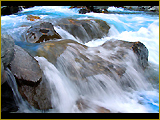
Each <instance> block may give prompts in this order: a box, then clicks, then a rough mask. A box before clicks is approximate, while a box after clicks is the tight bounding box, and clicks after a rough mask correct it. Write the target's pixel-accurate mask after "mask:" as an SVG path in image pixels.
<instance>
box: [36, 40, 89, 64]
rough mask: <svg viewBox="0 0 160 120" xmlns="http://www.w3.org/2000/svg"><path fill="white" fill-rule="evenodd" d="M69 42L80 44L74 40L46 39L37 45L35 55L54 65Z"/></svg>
mask: <svg viewBox="0 0 160 120" xmlns="http://www.w3.org/2000/svg"><path fill="white" fill-rule="evenodd" d="M69 43H73V44H75V45H76V44H78V45H81V44H79V43H77V42H76V41H74V40H61V41H48V42H45V43H40V44H39V45H38V49H37V51H36V52H35V55H36V56H39V57H45V58H47V60H48V61H50V62H51V63H53V64H54V65H55V64H56V62H57V58H58V57H59V56H60V55H61V54H62V53H63V52H64V51H65V50H66V48H67V47H68V46H69ZM82 46H84V45H82ZM84 47H86V46H84Z"/></svg>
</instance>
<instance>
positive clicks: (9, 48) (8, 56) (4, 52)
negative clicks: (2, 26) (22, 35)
mask: <svg viewBox="0 0 160 120" xmlns="http://www.w3.org/2000/svg"><path fill="white" fill-rule="evenodd" d="M13 58H14V40H13V38H12V37H10V36H9V35H1V60H2V63H3V64H4V68H5V67H7V66H8V65H9V63H10V62H11V61H12V60H13Z"/></svg>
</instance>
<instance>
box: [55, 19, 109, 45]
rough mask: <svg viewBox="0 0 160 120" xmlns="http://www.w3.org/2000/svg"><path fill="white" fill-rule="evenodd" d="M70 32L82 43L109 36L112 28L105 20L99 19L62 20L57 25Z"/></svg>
mask: <svg viewBox="0 0 160 120" xmlns="http://www.w3.org/2000/svg"><path fill="white" fill-rule="evenodd" d="M55 25H57V26H60V27H61V28H63V29H64V30H66V31H68V32H69V33H70V34H71V35H73V36H74V37H75V38H78V39H80V41H81V42H82V43H86V42H89V41H90V40H93V39H97V38H102V37H104V36H107V34H108V32H109V29H110V26H109V25H108V24H107V23H106V22H105V21H103V20H98V19H86V20H77V19H61V20H59V21H58V22H57V24H55Z"/></svg>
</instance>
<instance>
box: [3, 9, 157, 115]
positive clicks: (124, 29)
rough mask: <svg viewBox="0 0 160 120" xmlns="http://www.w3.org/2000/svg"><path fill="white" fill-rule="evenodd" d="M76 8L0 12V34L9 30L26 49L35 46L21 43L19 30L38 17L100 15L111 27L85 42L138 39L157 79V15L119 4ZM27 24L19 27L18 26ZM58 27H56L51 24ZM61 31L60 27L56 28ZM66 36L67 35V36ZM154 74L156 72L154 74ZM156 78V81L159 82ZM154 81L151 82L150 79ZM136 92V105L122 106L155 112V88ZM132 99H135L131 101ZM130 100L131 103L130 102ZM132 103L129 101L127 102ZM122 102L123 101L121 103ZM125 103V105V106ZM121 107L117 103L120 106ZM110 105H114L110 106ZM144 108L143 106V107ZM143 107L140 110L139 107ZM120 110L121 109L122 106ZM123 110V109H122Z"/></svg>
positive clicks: (88, 44)
mask: <svg viewBox="0 0 160 120" xmlns="http://www.w3.org/2000/svg"><path fill="white" fill-rule="evenodd" d="M78 10H79V9H77V8H76V9H69V6H36V7H33V8H29V9H24V10H23V11H21V12H19V13H17V14H14V15H9V16H1V31H2V34H6V33H7V34H10V35H11V36H12V37H13V38H14V39H15V41H16V44H18V45H20V46H26V47H28V49H29V50H31V49H37V48H36V47H37V46H34V45H31V44H22V43H21V39H22V36H21V35H22V33H23V32H24V31H25V30H26V29H28V28H29V27H30V26H31V25H33V24H34V23H35V22H38V21H50V20H52V19H57V18H75V19H91V18H96V19H101V20H104V21H106V22H107V23H108V24H109V25H110V27H111V29H110V31H109V35H108V36H104V37H103V38H102V39H96V40H91V41H90V42H88V43H85V45H87V46H89V47H96V46H99V45H101V44H103V43H104V42H105V41H107V40H110V39H119V40H126V41H133V42H135V41H141V42H142V43H143V44H145V46H146V47H147V48H148V50H149V63H150V65H151V66H152V69H153V71H154V72H155V73H156V74H155V77H158V79H159V75H158V73H159V16H158V15H156V14H146V13H144V12H142V11H141V12H138V11H137V12H135V11H126V10H124V9H123V8H114V7H110V8H109V9H108V10H109V11H110V12H114V13H109V14H103V13H87V14H78ZM27 15H37V16H39V17H40V18H41V19H40V20H36V21H28V20H27V19H26V17H27ZM24 25H25V26H27V27H22V26H24ZM55 29H56V30H59V31H60V29H58V28H55ZM60 32H61V31H60ZM68 37H70V36H68ZM157 75H158V76H157ZM158 79H157V80H156V84H159V82H158ZM154 84H155V83H154ZM132 95H133V96H136V101H137V102H138V103H140V105H137V104H136V105H137V106H135V108H134V107H133V106H132V105H131V106H129V105H128V104H124V107H125V108H128V109H130V108H132V109H134V110H128V112H136V110H137V109H138V108H136V107H141V106H143V107H142V111H141V110H140V111H138V112H159V88H154V90H152V91H150V90H148V91H142V92H137V91H136V92H135V93H132ZM134 102H135V101H134ZM134 102H133V104H134ZM131 103H132V102H131ZM122 106H123V105H122ZM128 106H129V107H128ZM120 108H121V107H120ZM113 109H115V108H114V107H113ZM144 109H145V110H144ZM143 110H144V111H143ZM122 111H123V110H122ZM124 111H125V110H124ZM126 111H127V110H126ZM126 111H125V112H126Z"/></svg>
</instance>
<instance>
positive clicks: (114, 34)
mask: <svg viewBox="0 0 160 120" xmlns="http://www.w3.org/2000/svg"><path fill="white" fill-rule="evenodd" d="M68 8H69V6H36V7H33V8H29V9H24V10H23V11H21V12H19V13H18V14H14V15H9V16H2V17H1V32H2V34H10V35H11V36H12V37H13V38H14V40H15V41H16V42H20V41H22V39H23V36H22V34H23V33H24V32H25V31H26V30H27V29H28V28H29V27H30V26H31V25H33V24H34V23H35V22H37V21H48V22H51V21H53V19H55V20H56V19H59V18H67V17H68V18H74V19H79V20H81V19H91V18H96V19H101V20H104V21H106V22H107V23H108V24H109V25H110V27H111V28H110V30H109V34H108V36H104V37H103V38H101V39H94V40H91V41H90V42H88V43H85V45H87V46H88V47H89V48H88V49H87V50H83V49H81V48H77V51H78V52H79V53H82V54H83V55H85V56H86V57H88V58H89V59H90V60H93V59H94V56H99V57H100V58H102V59H103V60H106V61H109V59H108V58H109V57H106V54H107V55H108V56H110V54H111V53H114V52H115V51H111V50H110V51H109V50H104V49H103V48H102V47H100V45H102V44H103V43H104V42H106V41H108V40H114V39H118V40H125V41H132V42H135V41H141V42H142V43H143V44H144V45H145V46H146V47H147V48H148V50H149V67H148V69H147V70H145V71H144V72H143V71H142V70H141V69H140V68H139V66H138V64H137V60H136V57H135V56H134V54H133V52H131V51H127V50H126V51H127V52H128V54H129V56H132V57H128V58H126V59H125V60H124V61H122V62H121V61H116V60H115V61H109V62H113V63H114V64H117V65H121V66H125V67H126V68H125V69H126V73H125V75H124V76H125V77H124V78H121V79H119V78H118V77H117V76H116V75H115V77H114V78H112V77H110V76H107V75H106V74H104V73H101V72H100V71H96V70H91V69H89V67H90V66H89V65H88V64H87V63H85V61H83V63H84V64H85V66H86V68H87V67H88V72H89V71H92V72H93V75H91V76H88V77H86V78H85V79H86V80H87V82H86V81H85V80H82V79H83V78H82V76H81V74H80V73H79V70H78V69H79V68H80V67H83V66H81V65H80V64H78V63H77V62H76V61H75V55H77V51H75V48H74V45H71V47H67V50H66V51H65V52H64V53H63V54H61V55H60V57H59V58H58V60H57V63H56V65H53V64H52V63H51V62H49V61H48V60H47V59H46V58H44V57H35V58H36V59H37V61H38V62H39V64H40V67H41V69H42V70H43V72H44V74H45V76H46V78H47V80H48V81H49V83H50V87H51V88H52V86H55V87H56V88H55V89H54V90H55V91H56V92H55V91H52V92H53V93H52V98H53V99H52V104H53V105H55V109H53V110H50V111H48V112H97V109H98V108H97V107H103V108H106V109H109V110H110V111H111V112H136V113H137V112H159V16H158V15H155V14H146V13H144V12H135V11H134V12H132V11H125V10H124V9H123V8H114V7H110V8H108V10H109V11H113V13H109V14H103V13H87V14H78V9H68ZM116 12H118V14H117V13H116ZM27 15H38V16H39V17H40V18H41V19H40V20H36V21H29V20H27V19H26V17H27ZM53 25H54V22H53ZM24 26H25V27H24ZM54 28H55V30H56V31H57V32H58V33H59V34H60V35H61V36H62V38H63V39H72V40H75V41H78V42H80V41H79V38H75V37H74V36H73V35H71V34H70V33H68V32H67V31H65V30H63V29H62V28H60V27H57V26H55V27H54ZM82 44H83V43H82ZM27 49H35V48H27ZM96 49H98V50H99V51H100V53H96V52H95V51H96ZM117 49H119V48H118V47H117ZM69 68H72V69H73V71H75V73H76V76H75V77H76V79H78V81H76V82H75V81H72V80H70V79H72V78H71V76H70V75H71V73H70V69H69ZM137 68H138V69H137ZM113 74H114V72H113ZM53 78H54V79H53ZM118 80H119V81H118ZM125 83H126V84H125ZM128 84H130V85H129V86H130V87H128V86H127V85H128ZM125 85H126V86H125ZM13 91H14V89H13ZM77 100H82V101H83V102H84V103H85V104H87V107H86V106H85V107H83V105H81V106H82V107H81V108H82V109H81V110H80V109H78V107H77V106H76V101H77ZM23 104H26V103H21V105H20V110H19V112H41V111H36V110H34V109H33V108H32V109H31V108H29V107H27V105H26V107H24V105H23ZM22 106H23V107H22Z"/></svg>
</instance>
